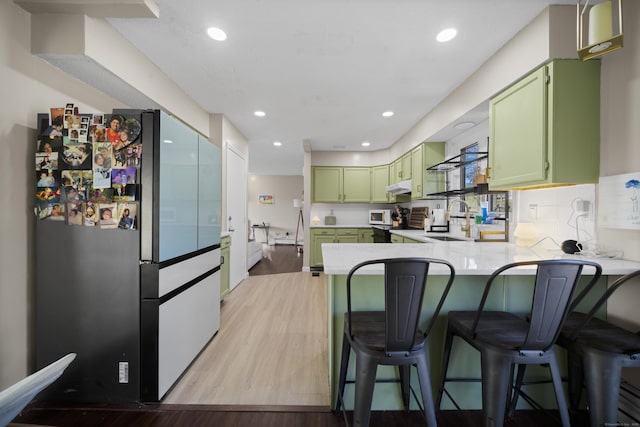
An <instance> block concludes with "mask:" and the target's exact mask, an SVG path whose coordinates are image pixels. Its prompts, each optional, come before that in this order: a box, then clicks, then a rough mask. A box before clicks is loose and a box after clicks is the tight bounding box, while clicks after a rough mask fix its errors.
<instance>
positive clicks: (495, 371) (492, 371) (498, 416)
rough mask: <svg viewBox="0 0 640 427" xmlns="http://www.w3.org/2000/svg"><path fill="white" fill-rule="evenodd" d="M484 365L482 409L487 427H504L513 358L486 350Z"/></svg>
mask: <svg viewBox="0 0 640 427" xmlns="http://www.w3.org/2000/svg"><path fill="white" fill-rule="evenodd" d="M481 365H482V408H483V412H484V414H483V415H484V425H485V427H502V426H503V424H504V415H505V410H506V402H507V401H508V396H509V389H510V386H511V378H512V372H513V371H512V366H511V358H509V357H505V356H504V355H502V354H500V353H497V352H493V351H491V350H488V349H487V350H484V351H483V352H482V356H481Z"/></svg>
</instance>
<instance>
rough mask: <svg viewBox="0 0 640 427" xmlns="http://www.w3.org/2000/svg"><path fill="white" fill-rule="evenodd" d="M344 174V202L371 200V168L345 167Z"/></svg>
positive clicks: (367, 201) (365, 201) (366, 201)
mask: <svg viewBox="0 0 640 427" xmlns="http://www.w3.org/2000/svg"><path fill="white" fill-rule="evenodd" d="M342 174H343V176H342V186H343V190H342V201H343V202H344V203H369V202H371V168H343V171H342Z"/></svg>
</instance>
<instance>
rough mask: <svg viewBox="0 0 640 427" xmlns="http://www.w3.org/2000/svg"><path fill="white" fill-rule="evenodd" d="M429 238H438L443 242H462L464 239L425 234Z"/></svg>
mask: <svg viewBox="0 0 640 427" xmlns="http://www.w3.org/2000/svg"><path fill="white" fill-rule="evenodd" d="M427 237H428V238H429V239H435V240H440V241H443V242H464V239H457V238H455V237H450V236H427Z"/></svg>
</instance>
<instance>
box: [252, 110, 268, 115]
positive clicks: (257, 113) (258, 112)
mask: <svg viewBox="0 0 640 427" xmlns="http://www.w3.org/2000/svg"><path fill="white" fill-rule="evenodd" d="M253 115H254V116H256V117H264V116H266V115H267V113H265V112H264V111H260V110H258V111H254V112H253Z"/></svg>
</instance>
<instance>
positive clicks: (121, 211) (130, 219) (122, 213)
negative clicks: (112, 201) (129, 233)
mask: <svg viewBox="0 0 640 427" xmlns="http://www.w3.org/2000/svg"><path fill="white" fill-rule="evenodd" d="M137 212H138V206H137V204H135V203H126V202H125V203H118V228H120V229H122V230H135V229H136V222H137V221H136V215H137Z"/></svg>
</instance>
